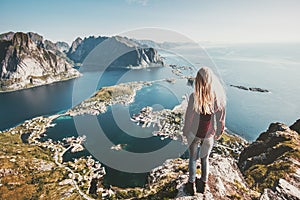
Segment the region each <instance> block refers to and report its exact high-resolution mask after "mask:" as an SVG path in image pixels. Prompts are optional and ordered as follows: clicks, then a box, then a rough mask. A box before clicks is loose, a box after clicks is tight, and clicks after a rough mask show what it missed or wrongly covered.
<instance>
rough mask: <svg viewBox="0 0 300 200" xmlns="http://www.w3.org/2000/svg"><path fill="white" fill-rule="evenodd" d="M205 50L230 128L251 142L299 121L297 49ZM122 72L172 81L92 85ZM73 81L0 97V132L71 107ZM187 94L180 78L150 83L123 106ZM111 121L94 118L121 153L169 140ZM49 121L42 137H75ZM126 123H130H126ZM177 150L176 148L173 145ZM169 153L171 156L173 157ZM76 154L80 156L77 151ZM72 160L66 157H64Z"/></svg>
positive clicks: (111, 177) (128, 179)
mask: <svg viewBox="0 0 300 200" xmlns="http://www.w3.org/2000/svg"><path fill="white" fill-rule="evenodd" d="M207 51H208V53H209V55H210V56H211V57H212V60H213V61H214V63H215V65H216V67H217V69H218V72H219V74H220V75H221V77H222V78H223V81H224V83H225V87H226V91H227V98H228V106H227V119H226V126H227V127H228V128H229V129H230V130H232V131H233V132H235V133H237V134H239V135H241V136H243V137H245V138H246V139H248V140H254V139H256V138H257V136H258V135H259V134H260V133H261V132H262V131H264V130H266V128H267V126H268V125H269V124H270V123H271V122H274V121H280V122H284V123H287V124H291V123H293V122H294V121H295V120H296V119H298V118H300V112H299V111H300V104H299V102H300V95H299V94H300V87H299V85H300V79H299V77H300V76H299V75H300V57H299V55H300V45H287V44H285V45H283V44H280V45H270V44H268V45H267V44H266V45H234V46H230V47H228V46H226V47H220V46H218V47H209V48H207ZM182 55H185V58H186V59H188V60H190V61H191V63H194V65H195V66H196V67H200V66H202V65H205V62H203V60H201V58H199V57H198V56H197V52H196V51H193V49H189V48H183V50H182ZM164 56H165V57H166V59H167V62H169V63H171V64H176V63H177V64H180V65H181V64H185V65H186V64H188V63H187V62H186V61H183V60H182V59H180V58H176V57H172V56H171V57H170V58H168V57H167V56H168V55H164ZM174 62H175V63H174ZM128 71H130V73H128V76H127V77H126V79H124V80H123V81H125V82H128V81H135V80H143V81H146V80H148V81H149V80H159V79H163V78H172V77H174V78H176V76H175V75H174V74H173V73H172V72H171V70H170V69H169V68H151V69H137V70H128V69H115V70H108V71H106V72H105V74H104V76H102V78H101V80H100V81H99V83H98V88H100V87H102V86H108V85H114V84H116V83H117V82H118V81H119V80H120V78H121V77H122V76H123V75H124V73H127V72H128ZM194 73H195V72H194ZM95 76H97V74H95V73H92V72H87V73H85V74H83V77H84V79H83V77H81V78H80V79H82V80H88V79H93V78H95ZM96 78H97V77H96ZM74 81H75V80H69V81H64V82H60V83H54V84H51V85H46V86H41V87H37V88H31V89H26V90H21V91H16V92H11V93H1V94H0V102H1V104H0V112H1V113H0V130H4V129H6V128H9V127H12V126H15V125H16V124H18V123H21V122H23V121H24V120H26V119H30V118H32V117H35V116H39V115H51V114H54V113H58V112H63V111H64V110H67V109H69V108H71V107H72V95H73V92H74V91H73V89H74V88H73V85H74ZM121 82H122V81H121ZM230 84H234V85H243V86H247V87H261V88H265V89H268V90H269V91H270V93H258V92H250V91H244V90H239V89H237V88H233V87H230V86H229V85H230ZM189 92H191V88H190V87H188V86H186V81H184V80H180V81H176V83H175V84H171V83H166V82H164V83H163V82H160V83H156V84H153V86H148V87H145V88H143V89H142V90H140V91H138V92H137V96H136V101H135V102H133V103H132V104H131V105H129V106H127V108H128V109H129V111H130V114H133V113H137V112H138V111H139V110H140V109H141V108H142V107H144V106H158V108H173V107H174V106H175V105H176V104H178V103H179V102H180V100H181V96H182V95H184V94H185V93H189ZM79 93H80V91H79ZM82 98H83V99H84V98H86V97H85V96H84V97H82ZM117 107H119V109H123V108H126V106H125V107H124V106H120V105H117ZM111 117H112V115H111V109H110V108H109V110H108V112H107V113H104V114H101V115H100V116H98V119H99V121H100V122H102V125H103V126H104V128H106V129H107V130H110V131H108V132H109V135H108V137H109V138H110V139H111V140H112V141H113V143H115V144H126V145H127V146H126V147H125V149H126V150H128V151H132V152H142V151H151V150H154V149H157V148H160V147H162V146H163V145H166V144H167V143H168V142H169V140H160V138H158V137H150V136H151V131H149V130H147V129H144V131H143V134H149V138H147V139H145V140H143V139H139V138H134V137H128V136H127V135H126V133H124V132H123V131H122V130H120V129H118V126H117V125H116V124H115V123H114V121H113V120H112V118H111ZM126 120H128V119H126ZM54 123H56V126H55V127H53V128H50V129H48V131H47V137H49V138H52V139H54V140H60V139H62V138H64V137H67V136H72V135H75V136H76V135H77V132H76V128H75V125H74V122H73V119H72V118H70V117H62V118H59V119H57V120H55V121H54ZM128 123H132V122H130V120H128ZM178 148H182V146H181V145H180V144H179V143H178ZM85 153H87V152H83V154H85ZM175 154H176V153H175ZM175 154H174V157H176V155H175ZM76 155H77V156H80V155H81V153H79V154H76ZM74 156H75V155H72V154H67V155H66V159H71V158H72V157H74ZM177 156H178V155H177ZM145 177H146V175H145V174H143V173H142V174H128V173H122V172H119V171H116V170H113V169H110V168H108V176H106V181H107V182H108V184H113V185H121V186H124V187H126V186H136V185H142V184H144V183H145V181H146V180H145Z"/></svg>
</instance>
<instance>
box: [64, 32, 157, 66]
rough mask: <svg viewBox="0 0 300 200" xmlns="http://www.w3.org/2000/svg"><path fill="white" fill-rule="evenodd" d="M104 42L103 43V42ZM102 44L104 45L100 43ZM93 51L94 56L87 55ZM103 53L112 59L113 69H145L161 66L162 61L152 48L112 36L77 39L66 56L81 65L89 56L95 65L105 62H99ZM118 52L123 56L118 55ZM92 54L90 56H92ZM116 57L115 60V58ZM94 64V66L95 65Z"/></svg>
mask: <svg viewBox="0 0 300 200" xmlns="http://www.w3.org/2000/svg"><path fill="white" fill-rule="evenodd" d="M104 41H105V42H104ZM102 42H104V43H102ZM100 43H102V44H103V46H102V47H101V45H100V46H98V45H99V44H100ZM92 50H94V52H93V53H94V55H89V54H90V53H91V51H92ZM103 51H106V53H107V52H108V53H109V52H111V53H109V54H110V55H107V56H108V57H113V58H114V59H113V60H111V62H110V63H109V64H110V65H111V66H115V67H128V66H133V67H136V66H139V67H147V66H151V65H153V64H155V65H163V60H162V58H161V57H160V56H159V54H158V52H157V51H156V50H155V49H154V48H152V47H145V46H144V45H141V44H139V43H136V42H135V41H134V40H131V39H128V38H126V37H121V36H114V37H94V36H90V37H88V38H84V39H81V38H77V39H76V40H75V41H74V42H73V43H72V45H71V48H70V50H69V52H68V53H67V56H68V57H69V58H70V59H72V60H73V61H74V62H75V63H82V62H83V61H84V59H85V58H86V57H87V56H88V55H89V58H91V57H93V59H94V60H95V62H96V63H98V65H101V64H99V62H101V61H102V60H104V59H105V60H107V59H108V58H107V57H105V58H103V59H102V60H101V55H100V54H103ZM120 52H125V53H124V54H120V55H118V53H120ZM93 53H92V54H93ZM115 57H116V58H115ZM96 63H95V64H96Z"/></svg>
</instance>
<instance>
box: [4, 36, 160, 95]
mask: <svg viewBox="0 0 300 200" xmlns="http://www.w3.org/2000/svg"><path fill="white" fill-rule="evenodd" d="M107 39H109V45H110V49H109V51H110V52H108V53H111V54H114V52H117V51H118V49H124V48H125V49H127V50H126V51H125V52H127V53H125V54H124V55H120V56H118V57H117V59H115V60H113V62H112V63H110V65H111V66H116V67H127V66H133V67H135V66H139V67H148V66H151V65H153V64H155V65H160V66H163V64H164V63H163V60H162V58H161V57H160V56H159V54H158V53H157V51H156V50H155V49H154V48H152V47H149V46H146V45H143V44H141V43H138V42H137V41H134V40H131V39H128V38H126V37H120V36H114V37H102V36H100V37H95V36H90V37H86V38H84V39H81V38H80V37H78V38H77V39H76V40H75V41H74V42H73V43H72V45H71V47H70V46H69V45H68V44H67V43H65V42H56V43H54V42H52V41H50V40H47V39H44V38H43V36H41V35H39V34H37V33H33V32H28V33H23V32H17V33H14V32H8V33H3V34H1V35H0V91H14V90H18V89H24V88H30V87H35V86H38V85H44V84H49V83H52V82H57V81H61V80H67V79H70V78H75V77H78V76H79V75H80V73H79V72H78V71H77V70H76V69H74V68H73V66H75V65H81V64H82V63H83V62H84V59H85V58H86V57H87V56H88V55H89V54H90V53H91V51H92V50H93V49H94V48H95V47H96V46H98V45H99V44H100V43H101V42H103V41H105V40H107ZM106 53H107V52H106Z"/></svg>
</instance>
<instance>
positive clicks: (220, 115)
mask: <svg viewBox="0 0 300 200" xmlns="http://www.w3.org/2000/svg"><path fill="white" fill-rule="evenodd" d="M225 117H226V111H225V108H222V109H221V110H218V111H217V112H216V123H217V124H216V125H217V130H216V134H215V138H216V139H219V138H220V137H221V135H222V133H223V132H224V129H225Z"/></svg>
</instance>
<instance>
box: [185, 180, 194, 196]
mask: <svg viewBox="0 0 300 200" xmlns="http://www.w3.org/2000/svg"><path fill="white" fill-rule="evenodd" d="M183 191H184V192H185V193H186V194H188V195H191V196H194V195H195V193H196V187H195V183H191V182H189V181H188V182H187V183H186V184H184V188H183Z"/></svg>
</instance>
